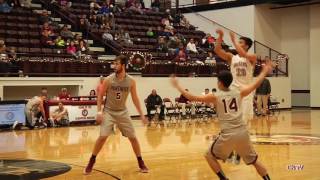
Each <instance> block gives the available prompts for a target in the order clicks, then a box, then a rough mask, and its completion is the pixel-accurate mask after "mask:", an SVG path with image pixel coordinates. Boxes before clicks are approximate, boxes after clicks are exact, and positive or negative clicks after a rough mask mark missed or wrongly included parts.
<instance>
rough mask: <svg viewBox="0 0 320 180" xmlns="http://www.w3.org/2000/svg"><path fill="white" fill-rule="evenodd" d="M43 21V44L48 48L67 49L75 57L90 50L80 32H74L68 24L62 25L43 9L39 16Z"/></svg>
mask: <svg viewBox="0 0 320 180" xmlns="http://www.w3.org/2000/svg"><path fill="white" fill-rule="evenodd" d="M38 20H39V22H40V23H42V28H41V38H40V41H41V44H42V46H44V47H48V48H58V49H65V50H66V52H67V53H68V54H70V55H73V56H74V57H75V58H79V57H81V56H84V55H85V54H86V53H87V52H88V47H87V43H86V42H85V40H84V39H82V37H81V36H80V35H79V34H75V35H74V34H73V33H72V32H71V30H70V29H69V27H68V26H67V25H64V26H62V27H60V26H59V25H58V24H57V23H56V22H55V21H53V18H52V17H50V15H49V14H48V11H46V10H43V11H42V12H41V14H40V15H39V18H38Z"/></svg>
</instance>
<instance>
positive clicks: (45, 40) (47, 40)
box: [40, 30, 55, 48]
mask: <svg viewBox="0 0 320 180" xmlns="http://www.w3.org/2000/svg"><path fill="white" fill-rule="evenodd" d="M40 41H41V44H42V45H43V46H44V47H49V48H52V47H54V45H55V42H54V39H53V37H52V36H50V31H48V30H43V31H42V33H41V39H40Z"/></svg>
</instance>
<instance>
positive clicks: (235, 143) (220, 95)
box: [171, 61, 272, 180]
mask: <svg viewBox="0 0 320 180" xmlns="http://www.w3.org/2000/svg"><path fill="white" fill-rule="evenodd" d="M271 69H272V67H271V63H270V61H268V62H267V63H266V65H265V66H264V68H263V70H262V72H261V73H260V75H259V76H258V77H257V80H256V81H255V82H253V83H251V84H249V85H248V86H243V87H242V88H241V89H240V90H239V89H238V88H234V87H232V86H231V88H229V86H230V85H231V83H232V81H233V77H232V74H231V73H230V72H229V71H222V72H220V73H219V74H218V88H219V91H218V92H217V93H216V94H208V95H203V96H195V95H193V94H191V93H189V92H187V91H185V90H184V89H185V88H183V87H181V86H180V85H179V83H178V81H177V79H176V78H174V77H173V78H171V83H172V85H173V86H174V87H175V88H176V89H178V91H180V93H181V94H182V95H183V96H185V97H186V98H188V99H189V100H190V101H198V102H199V101H200V102H204V103H214V104H215V107H216V110H217V115H218V118H219V122H220V127H221V132H220V134H219V135H218V136H217V137H216V139H215V140H214V142H213V143H212V145H211V146H210V147H209V150H208V151H207V153H206V155H205V158H206V159H207V161H208V163H209V165H210V167H211V169H212V170H213V171H214V172H215V173H216V174H217V176H218V177H219V178H220V180H226V179H228V178H227V177H226V176H225V175H224V173H223V171H222V169H221V166H220V164H219V163H218V161H217V159H221V160H223V161H225V160H226V159H227V158H228V156H229V155H230V153H231V152H232V151H233V150H235V151H237V152H238V153H239V155H240V156H241V157H242V158H243V160H244V162H245V163H246V164H247V165H251V164H252V165H253V166H254V167H255V168H256V170H257V172H258V173H259V174H260V176H262V178H263V179H264V180H269V179H270V177H269V175H268V173H267V170H266V168H265V167H264V166H263V165H262V164H261V163H260V162H259V161H258V160H257V158H258V155H257V153H256V152H255V150H254V148H253V146H252V144H251V141H250V136H249V131H248V129H247V126H246V124H245V122H244V121H243V120H242V113H243V112H242V103H241V101H242V99H243V98H244V97H246V96H247V95H249V94H250V93H251V92H252V91H254V90H255V89H256V88H257V87H258V86H259V85H260V84H261V82H262V81H263V79H264V77H265V76H266V75H267V74H268V73H269V71H271Z"/></svg>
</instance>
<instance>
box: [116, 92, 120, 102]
mask: <svg viewBox="0 0 320 180" xmlns="http://www.w3.org/2000/svg"><path fill="white" fill-rule="evenodd" d="M120 99H121V93H120V92H117V94H116V100H120Z"/></svg>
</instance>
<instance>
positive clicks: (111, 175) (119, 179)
mask: <svg viewBox="0 0 320 180" xmlns="http://www.w3.org/2000/svg"><path fill="white" fill-rule="evenodd" d="M66 164H68V165H71V166H76V167H82V168H85V166H81V165H77V164H71V163H66ZM93 170H94V171H97V172H100V173H103V174H106V175H108V176H110V177H113V178H114V179H117V180H121V178H119V177H117V176H116V175H113V174H110V173H108V172H105V171H102V170H99V169H95V168H93Z"/></svg>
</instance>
